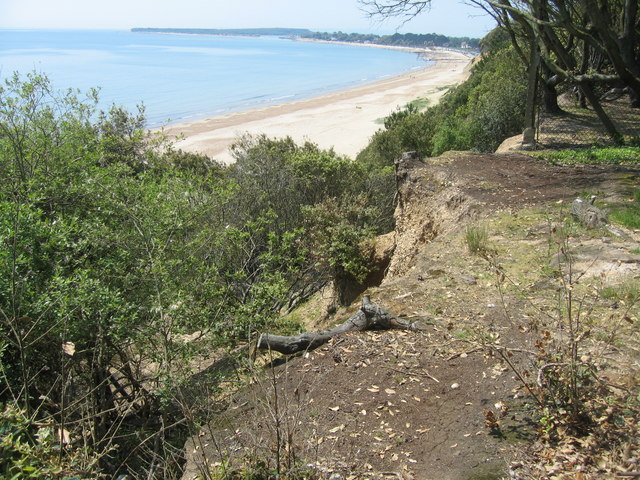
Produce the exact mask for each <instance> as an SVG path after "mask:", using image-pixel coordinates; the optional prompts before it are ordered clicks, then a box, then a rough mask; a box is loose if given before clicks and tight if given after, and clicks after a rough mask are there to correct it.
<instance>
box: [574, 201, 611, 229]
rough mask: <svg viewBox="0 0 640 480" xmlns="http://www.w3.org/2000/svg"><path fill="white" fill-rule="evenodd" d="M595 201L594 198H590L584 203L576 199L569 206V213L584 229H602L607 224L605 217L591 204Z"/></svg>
mask: <svg viewBox="0 0 640 480" xmlns="http://www.w3.org/2000/svg"><path fill="white" fill-rule="evenodd" d="M595 199H596V197H591V198H590V199H589V201H585V200H583V199H582V198H576V199H575V200H574V201H573V204H572V205H571V213H572V214H573V215H574V216H575V217H576V218H577V219H578V221H579V222H580V223H581V224H582V225H584V227H585V228H590V229H593V228H602V227H604V226H605V225H606V224H607V215H606V214H605V213H604V212H603V211H602V210H600V209H599V208H598V207H596V206H595V205H594V204H593V202H594V201H595Z"/></svg>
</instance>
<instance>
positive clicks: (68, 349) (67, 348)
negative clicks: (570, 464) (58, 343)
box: [62, 342, 76, 357]
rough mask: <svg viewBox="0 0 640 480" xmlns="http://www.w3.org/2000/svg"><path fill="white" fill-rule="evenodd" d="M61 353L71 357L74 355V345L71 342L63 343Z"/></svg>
mask: <svg viewBox="0 0 640 480" xmlns="http://www.w3.org/2000/svg"><path fill="white" fill-rule="evenodd" d="M62 351H63V352H64V353H66V354H67V355H69V356H70V357H73V354H74V353H76V345H75V344H74V343H73V342H64V343H63V344H62Z"/></svg>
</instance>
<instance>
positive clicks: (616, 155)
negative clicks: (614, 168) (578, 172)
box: [536, 146, 640, 165]
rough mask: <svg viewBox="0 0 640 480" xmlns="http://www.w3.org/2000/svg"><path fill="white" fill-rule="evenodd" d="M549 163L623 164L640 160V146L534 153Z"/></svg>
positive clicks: (594, 147) (595, 147)
mask: <svg viewBox="0 0 640 480" xmlns="http://www.w3.org/2000/svg"><path fill="white" fill-rule="evenodd" d="M536 155H538V156H540V157H542V158H544V159H545V160H546V161H548V162H549V163H551V164H554V165H556V164H562V165H577V164H608V165H613V164H625V163H637V162H638V161H639V160H640V146H625V147H598V146H593V147H590V148H586V149H581V150H560V151H555V152H542V153H538V154H536Z"/></svg>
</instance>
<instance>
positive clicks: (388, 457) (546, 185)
mask: <svg viewBox="0 0 640 480" xmlns="http://www.w3.org/2000/svg"><path fill="white" fill-rule="evenodd" d="M405 167H406V171H405V172H404V176H403V177H402V179H401V181H400V183H399V192H400V196H401V199H400V202H399V204H400V206H399V207H398V210H397V212H396V216H397V226H398V227H397V232H396V249H395V253H394V256H393V258H392V260H391V264H390V267H389V271H388V273H387V276H386V277H385V279H384V281H383V282H382V284H381V285H380V286H378V287H375V288H371V289H369V290H368V291H367V292H366V293H367V294H369V295H370V296H371V298H372V300H373V301H374V302H376V303H377V304H378V305H380V306H381V307H383V308H385V309H386V310H388V311H390V312H392V313H393V314H395V315H398V316H403V317H407V318H411V319H415V320H419V321H421V322H422V324H423V325H424V329H423V330H422V331H420V332H405V331H383V332H364V333H350V334H346V335H343V336H341V337H339V338H336V339H334V340H332V341H331V342H330V343H329V344H327V345H325V346H324V347H321V348H320V349H318V350H316V351H313V352H309V353H307V354H305V355H304V356H300V357H296V358H292V359H290V360H289V361H287V362H285V363H284V364H283V365H281V366H279V367H277V368H275V370H273V374H272V373H269V372H270V371H271V370H266V371H262V370H261V372H260V373H258V374H256V377H255V383H254V384H253V387H252V388H251V389H249V390H247V391H244V392H243V393H241V394H239V395H238V396H236V397H235V398H234V400H233V401H232V402H231V403H230V404H229V406H228V408H227V410H226V412H225V413H224V414H222V415H220V416H217V417H216V419H215V421H213V422H212V423H211V424H210V425H208V426H206V427H205V428H203V430H202V432H201V435H200V436H199V437H197V438H194V439H193V440H192V441H190V442H189V443H188V444H187V450H188V454H189V460H188V464H187V469H186V472H185V477H184V478H185V479H192V478H198V476H199V475H201V472H202V466H203V465H207V464H208V465H209V466H212V465H215V464H218V465H220V462H222V460H223V459H224V458H226V459H228V460H230V461H231V462H232V463H233V460H239V459H247V458H248V459H253V460H254V465H255V464H256V462H259V461H265V462H267V459H272V460H271V465H273V459H274V458H276V455H280V457H281V460H282V461H283V462H285V461H286V460H291V459H293V457H295V458H296V459H299V460H300V462H301V465H312V466H314V467H315V468H317V469H318V470H319V471H321V472H324V473H323V474H326V476H327V477H330V478H332V479H333V480H337V479H340V478H346V479H350V478H394V477H395V478H403V479H409V478H416V479H452V480H453V479H455V480H458V479H460V480H462V479H467V480H471V479H494V478H495V479H497V478H503V476H505V475H507V474H508V467H509V464H510V462H511V461H512V460H513V458H514V457H515V456H517V455H518V450H520V449H524V448H526V447H527V446H528V445H530V443H531V441H532V440H533V439H534V438H535V436H536V429H535V427H534V426H533V425H534V424H533V416H532V412H531V409H530V405H531V398H530V397H528V396H527V392H525V391H523V389H522V385H521V383H520V382H519V381H518V380H517V378H516V377H515V375H514V371H513V369H512V368H511V367H510V366H509V364H508V363H507V362H505V358H501V357H500V355H498V354H497V353H496V352H497V351H498V350H499V349H500V348H508V349H510V350H509V351H510V353H509V355H510V356H508V357H507V358H508V361H509V362H510V363H511V364H512V365H513V366H514V367H516V368H517V369H518V371H519V372H525V374H526V373H527V372H526V371H527V369H530V368H531V366H532V358H533V357H535V353H536V351H537V348H539V344H536V342H537V341H538V340H539V339H540V333H539V332H540V330H541V325H542V324H541V323H540V322H544V319H543V317H544V316H545V314H544V312H551V313H552V312H553V309H554V301H555V300H554V296H555V294H554V292H556V290H557V289H556V285H555V283H554V277H553V275H548V274H547V273H546V272H547V271H548V270H549V269H553V268H558V266H557V263H556V266H555V267H554V263H553V261H554V259H556V260H557V252H558V249H557V248H556V244H555V243H554V242H555V239H556V237H555V235H556V232H557V229H558V228H560V226H562V225H564V223H565V220H566V218H567V217H569V216H570V215H569V213H570V204H571V202H572V200H573V199H574V198H575V197H576V196H577V195H579V194H583V193H595V194H597V195H598V199H599V201H600V202H603V203H604V204H607V203H613V202H619V201H621V200H623V199H625V198H626V197H628V195H629V192H630V189H632V188H639V186H640V180H639V178H640V175H639V173H640V167H638V166H611V167H597V166H585V167H581V166H571V167H568V166H567V167H560V166H549V165H546V164H544V163H543V162H542V161H540V160H537V159H533V158H531V157H528V156H525V155H521V154H505V155H479V154H470V153H461V152H451V153H449V154H447V155H445V156H443V157H440V158H438V159H432V160H429V161H427V162H426V163H423V162H421V161H413V162H411V165H405ZM405 167H399V169H401V168H405ZM401 173H402V172H401ZM471 224H473V225H482V226H483V227H484V228H486V229H487V231H488V232H489V238H488V240H487V242H488V246H487V251H490V252H491V255H490V257H491V261H490V262H489V261H487V260H486V259H485V258H482V257H481V256H478V255H473V254H471V253H470V252H469V250H468V248H467V244H466V242H465V231H466V228H467V226H468V225H471ZM623 230H624V229H623ZM623 233H624V236H623V237H615V236H611V235H609V234H607V233H606V232H601V231H598V232H589V231H585V230H583V229H580V228H579V227H576V229H575V231H573V232H572V233H570V234H569V235H568V238H569V241H570V243H571V246H572V248H573V249H574V251H575V253H576V255H577V256H580V254H582V255H583V257H584V258H583V262H582V263H581V264H579V263H578V262H576V271H580V272H581V273H584V275H583V276H582V277H581V285H582V284H583V285H584V288H585V292H586V291H587V289H589V291H595V290H597V289H598V288H601V287H602V286H603V285H605V284H607V285H608V284H609V283H608V282H614V284H615V282H619V281H622V280H624V279H626V278H633V277H635V278H638V275H640V255H639V254H638V253H637V252H638V246H639V245H640V233H639V232H633V231H629V230H624V232H623ZM634 252H636V253H634ZM596 259H598V260H599V263H598V267H597V268H593V269H592V266H593V264H594V262H593V260H596ZM578 265H582V266H581V267H580V268H578ZM496 266H499V269H500V270H499V271H500V272H503V273H504V274H505V275H506V277H507V278H508V279H509V281H505V280H504V277H503V278H502V279H498V276H497V275H496ZM622 267H624V269H622ZM580 269H581V270H580ZM619 272H622V273H620V274H619V275H617V274H618V273H619ZM556 276H557V275H556ZM592 297H593V298H592ZM592 297H588V298H589V300H588V301H589V302H590V303H589V305H590V312H591V315H592V317H593V331H594V332H595V331H596V330H597V329H602V330H603V331H609V332H611V331H612V330H613V331H614V332H615V333H616V334H619V335H621V336H622V337H624V339H625V340H624V342H623V343H619V342H618V343H615V342H614V343H615V345H617V348H611V342H609V339H608V337H607V338H605V336H598V335H596V334H595V333H594V334H593V335H592V336H591V337H592V338H593V339H592V340H589V342H591V343H589V344H588V345H585V348H586V349H587V350H589V351H591V352H596V351H598V352H604V353H603V354H602V356H603V358H607V361H608V362H609V364H608V366H607V371H608V373H609V374H610V375H611V378H615V380H616V381H617V382H618V383H620V384H625V385H629V386H630V387H631V386H633V385H634V382H637V380H638V379H637V378H636V377H637V376H638V374H637V369H638V365H637V361H638V359H637V354H638V350H637V348H638V345H640V342H639V341H638V340H639V335H640V334H639V332H638V327H637V325H638V311H637V309H635V310H634V309H632V310H630V311H626V312H625V316H626V319H627V320H626V321H621V320H619V319H618V317H617V315H618V313H620V309H619V305H616V306H613V305H612V303H611V301H609V300H607V299H603V298H602V297H600V296H598V295H593V296H592ZM327 303H328V302H327ZM316 305H318V307H317V308H318V311H317V312H315V314H316V317H322V316H324V315H325V312H324V311H321V308H322V307H321V305H322V302H317V304H316ZM356 308H357V304H356V305H353V306H352V307H351V308H349V309H345V310H343V311H339V312H337V313H336V314H335V316H334V317H333V318H332V322H333V323H340V322H342V321H344V319H345V318H346V317H347V316H348V315H349V314H350V313H352V312H353V310H354V309H356ZM602 319H606V322H608V323H606V322H605V320H602ZM313 320H314V319H310V322H312V321H313ZM612 335H613V334H612ZM558 340H561V339H558ZM487 345H492V346H493V348H488V347H487ZM536 345H538V346H536ZM634 349H635V350H634ZM492 352H493V353H492ZM594 355H595V353H594ZM625 382H626V383H625ZM274 387H277V388H276V389H275V390H274ZM488 412H491V413H488ZM493 416H495V417H496V419H498V421H499V426H498V425H496V424H495V423H493V422H492V421H491V418H492V417H493ZM491 426H492V427H494V428H488V427H491ZM278 437H279V438H278ZM278 447H280V448H278ZM207 462H208V463H207ZM285 463H286V462H285ZM331 475H333V476H331ZM514 475H516V477H517V472H516V473H515V474H514ZM517 478H518V477H517ZM519 478H525V477H519ZM527 478H542V477H527ZM572 478H573V477H572ZM575 478H578V477H575ZM580 478H596V477H588V476H585V477H580ZM601 478H605V477H604V476H603V477H601Z"/></svg>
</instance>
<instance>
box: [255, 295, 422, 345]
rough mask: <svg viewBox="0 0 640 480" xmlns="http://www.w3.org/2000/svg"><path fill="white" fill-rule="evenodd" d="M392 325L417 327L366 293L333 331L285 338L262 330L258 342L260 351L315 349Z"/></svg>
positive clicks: (401, 327)
mask: <svg viewBox="0 0 640 480" xmlns="http://www.w3.org/2000/svg"><path fill="white" fill-rule="evenodd" d="M392 328H396V329H402V330H418V329H419V327H418V325H417V324H416V323H415V322H409V321H406V320H403V319H400V318H397V317H395V316H393V315H391V314H390V313H389V312H387V311H386V310H383V309H382V308H380V307H379V306H377V305H376V304H375V303H373V302H371V299H370V298H369V296H368V295H366V296H365V297H364V298H363V299H362V305H361V306H360V310H358V311H357V312H356V313H354V314H353V315H352V316H351V317H349V319H348V320H347V321H346V322H344V323H343V324H341V325H338V326H337V327H334V328H332V329H331V330H321V331H318V332H304V333H301V334H299V335H294V336H291V337H285V336H282V335H270V334H267V333H263V334H262V335H260V338H259V339H258V343H257V345H256V347H257V349H258V350H273V351H276V352H279V353H284V354H286V355H290V354H292V353H298V352H302V351H305V350H313V349H315V348H318V347H319V346H321V345H323V344H325V343H327V342H328V341H329V340H330V339H331V338H333V337H335V336H336V335H340V334H342V333H345V332H350V331H362V330H389V329H392Z"/></svg>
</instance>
